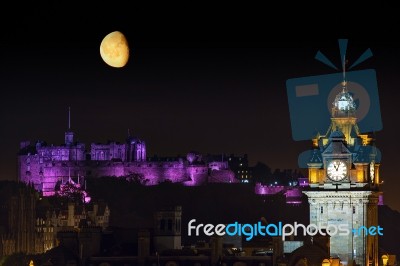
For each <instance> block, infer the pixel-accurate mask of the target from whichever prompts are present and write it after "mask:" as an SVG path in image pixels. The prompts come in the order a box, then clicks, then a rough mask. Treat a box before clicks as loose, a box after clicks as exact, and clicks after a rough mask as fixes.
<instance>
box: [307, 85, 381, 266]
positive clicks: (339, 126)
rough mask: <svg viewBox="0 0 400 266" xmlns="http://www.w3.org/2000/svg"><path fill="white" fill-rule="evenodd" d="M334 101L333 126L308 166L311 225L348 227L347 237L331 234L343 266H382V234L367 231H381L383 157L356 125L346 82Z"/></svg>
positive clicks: (316, 143)
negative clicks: (380, 242)
mask: <svg viewBox="0 0 400 266" xmlns="http://www.w3.org/2000/svg"><path fill="white" fill-rule="evenodd" d="M342 85H343V89H342V91H341V92H340V93H339V94H338V95H337V96H336V98H335V100H334V102H333V107H332V112H331V114H332V116H331V124H330V126H329V128H328V130H327V132H326V134H325V135H320V134H318V135H317V136H316V137H315V138H314V139H313V152H312V156H311V158H310V159H309V162H308V174H309V187H308V188H307V189H305V190H304V191H303V192H304V193H305V194H306V195H307V197H308V202H309V204H310V224H316V225H319V227H320V228H326V230H327V232H328V233H329V232H330V228H333V227H335V226H336V228H338V227H343V226H345V227H347V228H348V231H349V233H348V234H332V235H331V237H330V254H331V257H337V258H339V259H340V261H341V262H342V263H343V265H352V266H354V265H363V266H364V265H374V266H378V234H377V232H375V234H373V233H371V234H369V233H367V232H366V230H365V229H364V228H367V229H368V228H370V227H373V226H376V227H377V226H378V199H379V195H380V193H381V192H380V191H379V184H380V181H379V161H380V156H379V154H377V150H376V149H375V146H374V139H373V137H372V136H371V135H370V134H361V133H360V131H359V128H358V126H357V118H356V105H355V102H354V100H353V97H352V95H351V94H350V93H349V92H348V91H347V88H346V82H343V84H342Z"/></svg>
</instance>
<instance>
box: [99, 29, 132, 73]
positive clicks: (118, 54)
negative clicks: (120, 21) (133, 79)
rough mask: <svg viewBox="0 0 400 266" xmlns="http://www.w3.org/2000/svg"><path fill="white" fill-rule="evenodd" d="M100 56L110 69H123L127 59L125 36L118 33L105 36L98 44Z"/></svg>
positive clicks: (127, 49) (127, 47)
mask: <svg viewBox="0 0 400 266" xmlns="http://www.w3.org/2000/svg"><path fill="white" fill-rule="evenodd" d="M100 56H101V58H102V59H103V61H104V62H105V63H106V64H107V65H109V66H112V67H117V68H120V67H124V66H125V65H126V63H127V62H128V59H129V45H128V41H127V40H126V38H125V35H124V34H122V33H121V32H120V31H113V32H111V33H109V34H107V35H106V36H105V37H104V38H103V40H102V41H101V44H100Z"/></svg>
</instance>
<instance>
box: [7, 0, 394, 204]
mask: <svg viewBox="0 0 400 266" xmlns="http://www.w3.org/2000/svg"><path fill="white" fill-rule="evenodd" d="M117 2H118V1H113V2H112V6H104V7H94V6H82V5H74V4H72V2H65V3H57V4H56V3H53V2H52V1H37V2H35V3H32V4H30V6H26V5H24V4H21V3H16V4H14V5H15V6H14V7H11V9H10V10H7V9H3V10H2V12H3V15H4V14H10V15H11V18H10V19H7V18H5V17H4V16H2V18H1V20H2V21H1V29H2V31H1V36H0V48H1V49H0V58H1V61H0V89H1V90H0V91H1V93H2V96H1V98H0V119H1V124H2V126H1V131H0V140H1V148H2V152H1V153H0V179H15V178H16V153H17V151H18V147H19V142H20V141H22V140H31V141H35V140H38V139H40V140H45V141H47V143H49V144H55V145H58V144H61V143H63V141H64V132H65V130H66V129H67V122H68V117H67V110H68V106H71V110H72V130H73V131H74V132H75V134H76V137H77V138H78V139H79V140H80V141H82V142H85V143H86V145H87V147H89V145H90V143H91V142H106V141H107V140H115V141H121V142H122V141H124V139H125V137H126V135H127V131H128V129H130V131H131V133H132V134H133V135H136V136H138V137H139V138H142V139H143V140H145V141H146V144H147V150H148V154H149V155H155V154H157V155H161V156H175V155H178V154H180V155H184V154H186V153H187V152H189V151H193V150H194V151H198V152H200V153H203V154H206V153H213V154H215V153H234V154H237V155H243V154H245V153H247V154H248V156H249V159H250V163H251V164H252V165H253V164H255V163H257V162H258V161H260V162H264V163H266V164H267V165H269V166H270V167H271V168H272V169H275V168H280V169H288V168H291V169H295V168H297V156H298V154H299V153H300V152H302V151H304V150H306V149H309V148H310V147H311V141H301V142H296V141H294V140H293V139H292V135H291V128H290V117H289V109H288V101H287V94H286V84H285V83H286V80H287V79H290V78H295V77H303V76H310V75H321V74H329V73H334V72H335V71H334V70H332V69H331V68H329V67H327V66H326V65H324V64H322V63H321V62H319V61H317V60H315V59H314V56H315V54H316V52H317V51H318V50H321V51H322V52H323V53H324V54H325V55H327V56H328V57H329V58H330V59H331V60H332V61H333V62H334V63H336V64H337V65H339V64H340V63H339V62H340V57H339V49H338V42H337V40H338V39H339V38H345V39H348V40H349V44H348V52H347V54H348V60H349V61H350V62H354V60H356V59H357V58H358V56H359V55H361V53H363V52H364V51H365V50H366V49H367V48H371V50H372V52H373V55H374V56H373V57H372V58H370V59H368V60H367V61H366V62H364V63H362V64H360V65H359V66H358V67H357V69H367V68H374V69H376V72H377V78H378V89H379V97H380V105H381V114H382V120H383V130H382V131H379V132H377V136H376V137H377V146H378V148H380V150H381V151H382V165H381V172H382V175H381V176H382V178H383V179H384V182H385V184H384V185H383V187H382V188H383V191H384V193H385V194H384V195H385V202H386V204H388V205H389V206H390V207H392V208H395V209H398V210H400V200H398V199H397V198H398V197H397V195H398V188H400V181H399V179H398V177H397V167H398V161H397V160H398V159H399V156H398V151H399V142H398V136H397V134H398V131H397V130H396V129H397V128H398V121H399V119H398V117H397V116H398V113H399V112H398V102H397V101H398V99H399V96H400V92H399V87H400V78H399V66H398V62H399V60H400V49H399V48H400V43H399V42H398V41H396V40H395V37H396V35H397V34H398V29H397V26H395V25H398V23H399V21H398V19H396V18H395V14H394V13H393V12H394V11H393V12H391V11H390V10H391V8H390V7H381V6H379V7H372V8H370V9H369V10H364V9H363V10H361V9H360V10H359V9H354V10H353V9H349V8H348V7H346V8H343V7H339V6H335V8H326V9H321V10H316V9H315V10H309V9H307V10H308V11H306V12H304V11H301V12H300V7H299V6H292V5H290V4H288V3H287V6H286V7H282V8H280V9H276V8H272V7H270V8H269V9H265V7H258V6H242V5H240V6H239V5H238V6H223V7H217V6H215V5H212V6H211V5H210V6H206V5H200V4H199V5H198V6H178V5H168V6H147V7H139V6H133V7H125V6H124V4H118V3H117ZM67 3H68V4H67ZM110 4H111V3H110ZM283 5H285V4H283ZM288 9H290V11H291V12H288ZM296 10H298V12H295V15H293V14H292V13H293V12H292V11H296ZM327 10H330V11H329V12H328V11H327ZM271 14H274V15H275V14H278V16H277V17H278V18H279V19H277V18H274V17H273V16H271ZM382 15H383V16H382ZM115 30H119V31H121V32H123V33H124V34H125V36H126V37H127V39H128V43H129V46H130V50H131V53H130V59H129V62H128V64H127V65H126V66H125V67H124V68H121V69H116V68H111V67H109V66H108V65H106V64H105V63H104V62H103V61H102V59H101V57H100V54H99V45H100V42H101V40H102V39H103V37H104V36H105V35H107V34H108V33H110V32H112V31H115ZM310 119H312V118H310ZM303 172H304V173H305V172H306V171H303Z"/></svg>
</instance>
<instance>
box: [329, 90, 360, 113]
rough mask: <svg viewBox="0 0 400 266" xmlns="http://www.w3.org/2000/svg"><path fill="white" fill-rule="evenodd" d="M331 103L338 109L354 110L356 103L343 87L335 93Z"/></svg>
mask: <svg viewBox="0 0 400 266" xmlns="http://www.w3.org/2000/svg"><path fill="white" fill-rule="evenodd" d="M333 105H334V106H335V107H336V109H337V110H339V111H344V112H345V111H355V110H356V103H355V102H354V99H353V96H351V94H350V93H349V92H348V91H347V90H346V89H345V87H343V90H342V91H341V92H340V93H339V94H338V95H336V98H335V101H334V102H333Z"/></svg>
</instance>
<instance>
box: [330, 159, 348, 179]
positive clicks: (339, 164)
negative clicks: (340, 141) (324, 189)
mask: <svg viewBox="0 0 400 266" xmlns="http://www.w3.org/2000/svg"><path fill="white" fill-rule="evenodd" d="M326 170H327V174H328V177H329V178H330V179H331V180H333V181H340V180H342V179H344V178H345V177H346V175H347V165H346V163H345V162H343V161H340V160H334V161H331V162H330V163H329V164H328V168H327V169H326Z"/></svg>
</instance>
